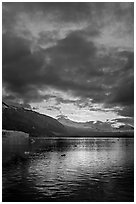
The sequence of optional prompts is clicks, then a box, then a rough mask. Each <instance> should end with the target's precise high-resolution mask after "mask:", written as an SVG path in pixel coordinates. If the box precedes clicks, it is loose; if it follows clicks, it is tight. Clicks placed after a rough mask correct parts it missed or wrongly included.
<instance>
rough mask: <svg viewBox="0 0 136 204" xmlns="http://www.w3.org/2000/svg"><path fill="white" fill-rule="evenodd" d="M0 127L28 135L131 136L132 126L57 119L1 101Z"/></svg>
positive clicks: (63, 118)
mask: <svg viewBox="0 0 136 204" xmlns="http://www.w3.org/2000/svg"><path fill="white" fill-rule="evenodd" d="M2 128H3V129H5V130H15V131H22V132H25V133H29V135H30V136H37V137H40V136H43V137H44V136H45V137H55V136H122V135H128V136H132V135H133V133H134V128H133V127H132V126H131V125H121V126H119V127H118V128H115V127H114V126H112V125H111V122H109V121H107V122H101V121H96V122H94V121H89V122H85V123H82V122H75V121H72V120H69V119H68V118H67V117H65V116H62V115H61V116H59V117H58V120H56V119H54V118H52V117H49V116H47V115H43V114H40V113H37V112H35V111H32V110H28V109H26V108H23V107H19V106H13V105H8V104H6V103H4V102H2Z"/></svg>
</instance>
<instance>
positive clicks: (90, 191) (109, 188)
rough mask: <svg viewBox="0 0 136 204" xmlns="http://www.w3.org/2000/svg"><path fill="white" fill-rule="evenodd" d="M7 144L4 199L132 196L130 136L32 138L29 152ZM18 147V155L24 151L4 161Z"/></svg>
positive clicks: (127, 198) (126, 198)
mask: <svg viewBox="0 0 136 204" xmlns="http://www.w3.org/2000/svg"><path fill="white" fill-rule="evenodd" d="M8 146H9V147H10V148H8V149H6V146H3V152H4V153H3V180H2V182H3V201H9V202H10V201H18V202H19V201H24V202H27V201H28V202H29V201H32V202H33V201H42V202H46V201H53V202H55V201H56V202H57V201H64V202H65V201H67V202H70V201H77V202H79V201H97V202H101V201H118V202H121V201H122V202H123V201H133V200H134V163H133V162H134V157H133V156H134V155H133V148H134V147H133V146H134V141H133V139H127V138H124V139H118V138H114V139H113V138H109V139H106V138H93V139H92V138H91V139H90V138H73V139H69V138H67V139H34V140H32V139H31V140H30V141H29V142H28V144H25V147H26V146H27V151H26V150H24V146H23V145H20V146H18V145H14V144H8ZM5 149H6V151H5ZM16 149H17V154H18V155H19V153H22V152H23V153H24V151H26V152H25V157H24V158H23V159H22V158H21V159H20V158H17V155H16V157H14V159H13V158H12V159H11V161H10V162H9V161H8V163H6V158H7V157H8V159H9V155H8V153H10V155H12V154H14V155H15V152H16ZM18 149H19V151H18ZM21 151H22V152H21ZM18 152H19V153H18ZM7 155H8V156H7ZM4 161H5V163H4Z"/></svg>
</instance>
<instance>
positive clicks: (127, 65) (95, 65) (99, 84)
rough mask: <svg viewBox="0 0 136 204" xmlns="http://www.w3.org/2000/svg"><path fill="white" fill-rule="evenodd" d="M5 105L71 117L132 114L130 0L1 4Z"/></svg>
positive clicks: (86, 118) (83, 119)
mask: <svg viewBox="0 0 136 204" xmlns="http://www.w3.org/2000/svg"><path fill="white" fill-rule="evenodd" d="M2 21H3V22H2V35H3V36H2V81H3V82H2V92H3V93H2V94H3V101H4V102H7V103H8V104H20V105H21V106H23V107H25V108H31V109H32V110H34V111H37V112H40V113H43V114H46V115H49V116H52V117H54V118H58V117H60V116H61V117H63V116H64V117H67V118H69V119H70V120H73V121H77V122H86V121H97V120H99V121H107V120H113V119H118V121H122V120H123V121H125V120H127V121H128V119H129V120H131V119H132V120H133V118H134V5H133V3H131V2H123V3H119V2H114V3H112V2H106V3H104V2H103V3H98V2H97V3H96V2H94V3H93V2H65V3H64V2H61V3H59V2H50V3H47V2H46V3H45V2H44V3H43V2H41V3H38V2H37V3H36V2H33V3H32V2H31V3H28V2H26V3H21V2H19V3H11V2H9V3H6V2H4V3H2Z"/></svg>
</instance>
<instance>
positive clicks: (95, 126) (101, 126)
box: [58, 115, 134, 132]
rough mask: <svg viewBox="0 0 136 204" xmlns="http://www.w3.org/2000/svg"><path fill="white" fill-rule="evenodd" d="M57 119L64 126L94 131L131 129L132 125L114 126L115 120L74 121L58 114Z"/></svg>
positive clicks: (132, 128)
mask: <svg viewBox="0 0 136 204" xmlns="http://www.w3.org/2000/svg"><path fill="white" fill-rule="evenodd" d="M58 121H59V122H60V123H62V124H63V125H65V126H66V127H74V128H81V129H85V130H88V131H93V132H94V131H96V132H117V131H133V130H134V127H133V126H132V125H128V124H124V125H119V126H118V127H115V126H114V125H113V126H112V124H117V122H116V121H114V120H113V121H108V120H107V121H106V122H102V121H88V122H75V121H72V120H69V119H68V118H67V117H66V116H63V115H60V116H58Z"/></svg>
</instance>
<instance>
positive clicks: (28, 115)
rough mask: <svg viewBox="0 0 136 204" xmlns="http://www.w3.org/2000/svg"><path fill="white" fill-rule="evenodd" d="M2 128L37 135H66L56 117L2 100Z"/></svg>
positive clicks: (64, 129)
mask: <svg viewBox="0 0 136 204" xmlns="http://www.w3.org/2000/svg"><path fill="white" fill-rule="evenodd" d="M2 128H3V129H6V130H16V131H22V132H26V133H29V135H30V136H38V137H39V136H59V135H64V134H65V135H67V131H66V128H65V127H64V126H63V125H62V124H61V123H59V122H58V121H57V120H56V119H54V118H51V117H49V116H46V115H43V114H39V113H37V112H34V111H32V110H27V109H24V108H20V107H15V106H9V105H7V104H6V103H4V102H2Z"/></svg>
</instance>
